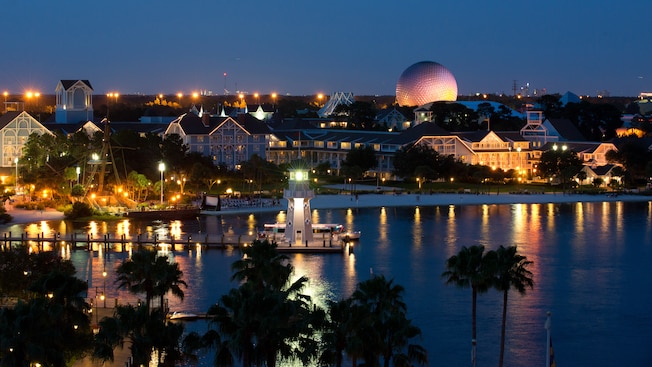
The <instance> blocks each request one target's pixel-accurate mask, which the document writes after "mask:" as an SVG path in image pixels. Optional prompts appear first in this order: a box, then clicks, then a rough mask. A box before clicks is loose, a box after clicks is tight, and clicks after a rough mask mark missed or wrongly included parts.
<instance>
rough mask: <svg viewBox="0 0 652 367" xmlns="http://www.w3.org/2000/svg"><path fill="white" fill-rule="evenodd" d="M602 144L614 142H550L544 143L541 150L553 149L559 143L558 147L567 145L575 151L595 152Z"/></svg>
mask: <svg viewBox="0 0 652 367" xmlns="http://www.w3.org/2000/svg"><path fill="white" fill-rule="evenodd" d="M602 144H612V143H605V142H597V141H585V142H565V141H563V142H549V143H546V144H544V145H543V146H542V147H541V148H540V150H541V151H543V152H545V151H547V150H553V149H554V148H553V147H554V146H555V145H557V149H560V148H561V147H563V146H566V147H567V148H568V149H570V150H571V151H573V152H575V153H585V154H586V153H593V152H595V151H596V150H597V149H598V148H599V147H600V146H601V145H602Z"/></svg>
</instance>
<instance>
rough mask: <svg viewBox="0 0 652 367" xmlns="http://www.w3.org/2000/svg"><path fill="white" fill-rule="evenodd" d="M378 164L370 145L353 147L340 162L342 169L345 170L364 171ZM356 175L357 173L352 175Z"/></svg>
mask: <svg viewBox="0 0 652 367" xmlns="http://www.w3.org/2000/svg"><path fill="white" fill-rule="evenodd" d="M377 165H378V162H377V161H376V152H375V151H374V148H373V147H371V146H366V147H360V148H353V149H351V150H350V151H349V152H348V153H347V154H346V159H344V161H343V162H342V169H343V170H344V171H345V172H360V173H364V172H366V171H368V170H370V169H372V168H375V167H376V166H377ZM353 176H358V175H353Z"/></svg>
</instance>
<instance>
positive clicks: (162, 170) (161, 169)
mask: <svg viewBox="0 0 652 367" xmlns="http://www.w3.org/2000/svg"><path fill="white" fill-rule="evenodd" d="M158 170H159V171H161V205H163V172H165V163H163V162H160V163H159V164H158Z"/></svg>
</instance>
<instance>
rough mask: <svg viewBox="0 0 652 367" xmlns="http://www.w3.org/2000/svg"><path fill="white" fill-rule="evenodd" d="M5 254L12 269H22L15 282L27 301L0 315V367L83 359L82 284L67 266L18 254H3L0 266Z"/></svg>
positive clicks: (86, 345) (86, 325)
mask: <svg viewBox="0 0 652 367" xmlns="http://www.w3.org/2000/svg"><path fill="white" fill-rule="evenodd" d="M5 252H7V253H10V254H13V256H11V257H10V259H11V260H13V261H15V262H16V264H12V266H14V265H16V268H15V270H19V269H20V268H23V269H24V270H23V271H21V272H20V279H16V280H17V281H18V282H19V284H21V285H22V286H23V287H25V288H26V289H28V290H29V299H28V300H27V301H25V300H19V301H18V303H17V304H16V305H15V306H14V307H3V308H2V309H1V310H0V345H2V346H3V348H2V350H0V365H2V366H28V365H31V363H40V364H41V365H45V366H64V365H70V364H71V363H72V362H73V361H74V360H76V359H78V358H80V357H82V356H84V354H85V353H86V352H87V351H89V350H90V347H91V342H92V339H93V336H92V331H91V328H90V321H89V318H88V316H87V311H88V310H89V305H88V304H87V303H86V302H85V300H84V298H83V294H84V293H85V291H86V289H87V285H86V283H85V282H83V281H81V280H80V279H77V278H76V277H75V276H74V274H75V269H74V267H73V266H72V263H70V262H69V261H62V260H61V259H57V258H56V254H54V255H51V254H48V255H33V254H28V253H27V252H26V251H25V252H23V251H22V250H18V251H16V250H11V251H3V252H2V254H3V261H4V260H8V259H9V258H7V257H4V255H6V254H5ZM29 269H32V270H29ZM4 271H5V270H4V269H3V272H4ZM30 271H32V272H30ZM26 284H27V285H26ZM23 295H24V293H23Z"/></svg>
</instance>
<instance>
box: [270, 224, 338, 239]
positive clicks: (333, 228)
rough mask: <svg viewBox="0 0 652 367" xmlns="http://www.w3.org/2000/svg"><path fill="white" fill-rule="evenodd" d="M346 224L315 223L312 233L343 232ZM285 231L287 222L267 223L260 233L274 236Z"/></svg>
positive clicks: (335, 233)
mask: <svg viewBox="0 0 652 367" xmlns="http://www.w3.org/2000/svg"><path fill="white" fill-rule="evenodd" d="M343 231H344V226H343V225H341V224H331V223H314V224H313V225H312V233H314V234H329V235H330V234H334V235H337V234H342V232H343ZM283 233H285V223H265V228H264V230H263V231H262V232H260V233H259V237H260V238H268V237H274V236H275V235H277V234H283Z"/></svg>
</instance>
